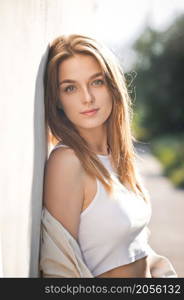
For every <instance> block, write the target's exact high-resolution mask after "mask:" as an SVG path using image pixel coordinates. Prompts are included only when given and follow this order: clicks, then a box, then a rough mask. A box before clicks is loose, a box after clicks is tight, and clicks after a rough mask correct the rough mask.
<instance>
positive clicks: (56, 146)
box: [49, 144, 68, 156]
mask: <svg viewBox="0 0 184 300" xmlns="http://www.w3.org/2000/svg"><path fill="white" fill-rule="evenodd" d="M60 147H65V148H68V146H67V145H64V144H58V145H55V146H54V147H53V148H51V149H50V151H49V156H50V154H51V152H52V151H54V150H55V149H57V148H60Z"/></svg>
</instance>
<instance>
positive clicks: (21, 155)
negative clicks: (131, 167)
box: [0, 0, 184, 277]
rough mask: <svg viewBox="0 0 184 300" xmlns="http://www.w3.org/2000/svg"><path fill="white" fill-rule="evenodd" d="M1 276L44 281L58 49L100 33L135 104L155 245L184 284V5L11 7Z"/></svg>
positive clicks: (5, 15)
mask: <svg viewBox="0 0 184 300" xmlns="http://www.w3.org/2000/svg"><path fill="white" fill-rule="evenodd" d="M0 23H1V26H0V35H1V41H2V43H1V44H2V45H1V48H0V64H1V74H0V77H1V80H0V89H1V111H0V130H1V145H0V151H1V156H0V159H1V162H0V164H1V169H2V170H3V172H2V174H1V175H0V176H1V186H0V201H1V202H0V204H1V211H0V228H1V231H0V249H1V251H0V277H37V276H39V272H38V258H39V236H40V235H39V234H40V216H41V207H42V185H43V172H44V162H45V158H46V156H47V148H46V139H45V128H44V108H43V80H42V79H43V72H44V65H45V61H46V56H47V51H48V44H49V42H51V41H52V39H54V38H55V37H57V36H59V35H61V34H68V33H81V34H87V35H91V36H93V37H94V38H97V39H99V40H100V41H102V42H103V43H105V44H106V45H107V46H108V47H109V48H110V49H111V51H112V52H113V53H114V54H115V55H116V56H117V58H118V60H119V62H120V64H121V66H122V68H123V70H124V72H125V77H126V81H127V87H128V90H129V93H130V96H131V99H132V105H133V110H134V118H133V123H132V132H133V134H134V136H135V137H136V139H137V142H136V144H135V147H136V149H137V152H138V154H139V156H140V159H139V160H138V162H137V163H138V165H139V167H140V171H141V173H142V176H143V179H144V182H145V186H146V188H147V189H148V191H149V193H150V198H151V202H152V219H151V222H150V225H149V226H150V230H151V236H150V244H151V246H152V247H153V249H154V250H155V251H156V252H158V253H159V254H161V255H165V256H167V257H168V258H169V259H170V261H171V262H172V264H173V266H174V267H175V269H176V272H177V273H178V276H179V277H184V251H183V249H184V234H183V229H184V220H183V211H184V84H183V82H184V73H183V66H184V1H183V0H175V1H171V0H170V1H168V0H162V1H159V0H149V1H148V0H139V1H136V0H129V1H124V0H113V1H112V0H1V1H0Z"/></svg>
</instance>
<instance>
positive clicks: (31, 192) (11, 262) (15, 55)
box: [0, 0, 95, 277]
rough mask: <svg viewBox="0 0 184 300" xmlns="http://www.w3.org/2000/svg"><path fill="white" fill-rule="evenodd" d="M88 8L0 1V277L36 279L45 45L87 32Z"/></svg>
mask: <svg viewBox="0 0 184 300" xmlns="http://www.w3.org/2000/svg"><path fill="white" fill-rule="evenodd" d="M94 5H95V1H93V0H86V1H85V0H76V1H75V0H65V1H64V0H63V1H62V0H3V1H0V36H1V47H0V66H1V72H0V92H1V94H0V95H1V96H0V102H1V108H0V133H1V139H0V142H1V145H0V166H1V172H0V182H1V184H0V230H1V232H0V236H1V245H0V246H1V247H0V248H1V255H0V269H1V267H2V270H3V272H1V274H0V276H2V277H37V276H38V275H39V274H38V255H39V234H40V215H41V206H42V185H43V169H44V162H45V158H46V155H47V149H46V141H45V128H44V106H43V82H42V76H43V70H44V64H45V59H46V55H47V47H48V43H49V42H50V41H51V40H52V39H53V38H55V37H56V36H58V35H60V34H63V33H70V32H81V33H86V34H87V33H90V34H91V33H92V32H93V12H94ZM1 262H2V263H1Z"/></svg>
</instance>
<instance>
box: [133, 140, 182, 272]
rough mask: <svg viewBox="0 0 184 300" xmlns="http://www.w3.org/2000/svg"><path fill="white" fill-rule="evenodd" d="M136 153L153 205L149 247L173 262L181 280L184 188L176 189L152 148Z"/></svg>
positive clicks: (143, 148)
mask: <svg viewBox="0 0 184 300" xmlns="http://www.w3.org/2000/svg"><path fill="white" fill-rule="evenodd" d="M136 150H137V153H138V155H139V157H140V159H138V160H137V165H138V167H139V170H140V173H141V175H142V179H143V182H144V185H145V187H146V188H147V190H148V191H149V194H150V200H151V205H152V217H151V220H150V223H149V226H148V227H149V229H150V230H151V235H150V239H149V244H150V246H151V247H152V248H153V250H155V251H156V252H157V253H158V254H160V255H164V256H166V257H167V258H168V259H169V260H170V261H171V263H172V265H173V267H174V268H175V270H176V273H177V275H178V277H184V189H179V188H175V187H174V186H173V184H172V183H171V181H170V180H169V179H168V178H167V177H165V176H163V168H162V166H161V164H160V162H159V161H158V160H157V159H156V158H155V157H154V156H153V155H152V153H151V151H150V150H149V148H145V147H142V146H141V147H140V146H137V147H136Z"/></svg>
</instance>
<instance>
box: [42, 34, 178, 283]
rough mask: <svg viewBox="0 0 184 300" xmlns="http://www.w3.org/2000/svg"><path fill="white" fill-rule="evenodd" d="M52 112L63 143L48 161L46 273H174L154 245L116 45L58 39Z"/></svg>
mask: <svg viewBox="0 0 184 300" xmlns="http://www.w3.org/2000/svg"><path fill="white" fill-rule="evenodd" d="M45 112H46V126H47V129H48V136H49V139H50V141H52V142H53V143H54V144H56V143H57V145H56V146H55V147H54V148H53V149H52V151H51V152H50V155H49V158H48V160H47V162H46V167H45V177H44V191H43V192H44V195H43V196H44V197H43V201H44V203H43V215H42V240H41V257H40V270H41V271H42V274H43V276H44V277H153V276H154V272H153V270H157V271H156V272H157V275H158V274H161V276H162V277H163V276H164V277H167V275H166V274H168V276H171V277H175V275H176V274H175V272H174V269H173V268H172V265H171V264H170V263H169V261H168V260H167V258H163V257H161V256H158V255H157V256H153V254H154V255H156V254H155V252H154V251H153V250H152V249H151V248H150V246H149V245H148V235H147V233H148V228H147V225H148V223H149V220H150V217H151V205H150V201H149V196H148V193H147V191H146V189H145V188H144V187H143V184H142V182H141V179H140V176H139V173H138V170H137V168H136V160H135V159H136V156H137V154H136V151H135V149H134V145H133V141H136V140H135V138H134V137H133V135H132V133H131V120H132V108H131V100H130V98H129V95H128V91H127V88H126V83H125V78H124V75H123V72H122V70H121V68H120V66H119V64H118V62H117V61H116V59H115V57H114V56H113V54H112V53H111V52H110V50H107V49H106V48H105V47H104V46H103V45H102V44H100V43H98V42H97V41H95V40H94V39H92V38H90V37H86V36H81V35H69V36H61V37H58V38H56V39H55V40H54V41H53V42H52V44H51V45H50V49H49V55H48V63H47V66H46V71H45ZM155 257H156V258H157V260H155ZM159 272H160V273H159ZM157 275H155V277H156V276H157Z"/></svg>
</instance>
